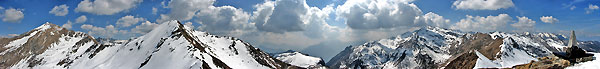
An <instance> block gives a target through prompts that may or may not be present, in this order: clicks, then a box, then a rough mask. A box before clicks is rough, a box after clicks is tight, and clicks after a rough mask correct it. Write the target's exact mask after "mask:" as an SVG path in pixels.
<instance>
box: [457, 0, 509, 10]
mask: <svg viewBox="0 0 600 69" xmlns="http://www.w3.org/2000/svg"><path fill="white" fill-rule="evenodd" d="M513 6H515V4H514V3H513V2H512V0H457V1H454V3H452V7H454V8H455V9H471V10H498V9H503V8H504V9H505V8H510V7H513Z"/></svg>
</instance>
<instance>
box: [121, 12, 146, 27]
mask: <svg viewBox="0 0 600 69" xmlns="http://www.w3.org/2000/svg"><path fill="white" fill-rule="evenodd" d="M141 21H146V19H144V18H141V17H138V18H136V17H134V16H131V15H127V16H123V17H121V18H119V20H117V23H116V24H117V26H119V27H129V26H131V25H135V24H137V23H139V22H141Z"/></svg>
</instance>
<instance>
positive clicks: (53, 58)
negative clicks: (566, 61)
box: [0, 20, 600, 69]
mask: <svg viewBox="0 0 600 69" xmlns="http://www.w3.org/2000/svg"><path fill="white" fill-rule="evenodd" d="M567 42H568V39H567V37H566V36H565V35H560V34H553V33H528V32H525V33H507V32H489V33H482V32H462V31H458V30H451V29H444V28H440V27H432V26H427V27H423V28H421V29H419V30H416V31H412V32H407V33H405V34H402V35H398V36H396V37H391V38H388V39H381V40H376V41H370V42H367V43H364V44H362V45H352V46H348V47H346V48H345V49H344V50H343V51H341V52H340V53H338V54H337V55H335V57H333V58H332V59H331V60H330V61H328V62H327V63H325V62H324V61H323V59H322V58H320V57H315V56H310V55H308V54H305V53H301V52H296V51H291V50H290V51H286V52H281V53H266V52H263V51H262V50H261V49H259V48H255V47H254V46H252V45H251V44H249V43H247V42H244V41H242V40H241V39H238V38H234V37H227V36H217V35H211V34H209V33H207V32H202V31H196V30H193V29H192V28H190V27H186V26H184V25H182V24H181V23H180V22H179V21H176V20H173V21H167V22H164V23H161V24H160V25H159V26H158V27H156V28H155V29H154V30H152V31H150V32H149V33H147V34H145V35H142V36H139V37H136V38H131V39H128V40H114V39H108V38H94V37H93V36H91V35H87V34H85V33H83V32H77V31H71V30H68V29H66V28H62V27H60V26H57V25H54V24H52V23H45V24H43V25H41V26H39V27H37V28H35V29H33V30H31V31H29V32H26V33H24V34H21V35H18V36H16V37H12V38H0V68H1V69H21V68H35V69H48V68H51V69H57V68H58V69H62V68H67V69H98V68H100V69H136V68H137V69H187V68H190V69H214V68H217V69H303V68H309V69H327V68H331V69H347V68H351V69H365V68H366V69H434V68H449V69H455V68H460V69H464V68H512V67H515V66H519V65H522V64H528V63H532V61H542V59H540V58H542V57H548V56H554V55H553V54H552V53H553V52H560V51H564V50H565V47H566V44H567ZM599 43H600V42H598V41H579V42H578V44H579V47H580V48H582V49H584V50H585V51H588V52H590V53H594V52H598V51H600V44H599ZM596 56H597V55H596ZM483 58H485V59H483ZM595 58H598V57H595ZM593 62H596V63H597V62H598V61H597V60H593V61H590V62H584V63H580V64H573V65H571V67H573V66H580V67H585V66H594V63H593ZM595 65H598V64H595ZM563 68H564V67H563Z"/></svg>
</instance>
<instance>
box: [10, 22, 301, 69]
mask: <svg viewBox="0 0 600 69" xmlns="http://www.w3.org/2000/svg"><path fill="white" fill-rule="evenodd" d="M188 29H190V28H189V27H185V26H183V25H182V24H180V23H179V22H178V21H168V22H165V23H162V24H160V25H159V26H158V27H156V28H155V29H154V30H152V31H151V32H149V33H148V34H146V35H143V36H140V37H138V38H135V39H130V40H127V41H118V42H120V43H111V42H110V41H108V42H107V43H106V42H103V43H98V42H96V41H95V39H93V38H91V39H89V40H91V41H92V42H88V43H86V44H83V46H79V47H75V46H71V45H68V43H74V42H73V41H70V42H65V43H67V44H56V45H52V46H50V48H49V49H48V50H45V52H42V54H41V55H44V53H49V54H56V53H59V54H63V53H70V52H73V54H67V56H47V57H46V56H42V57H35V58H36V59H37V60H35V59H34V60H32V61H19V63H17V64H15V65H7V67H10V68H17V69H18V68H73V69H95V68H110V69H134V68H141V69H172V68H174V69H182V68H194V69H197V68H203V69H212V68H225V69H229V68H234V69H240V68H253V69H267V68H276V69H282V68H297V67H296V66H292V65H290V64H286V63H284V62H281V61H279V60H277V59H274V58H272V57H271V56H269V55H268V54H266V53H264V52H262V51H261V50H260V49H258V48H254V47H253V46H251V45H250V44H248V43H245V42H243V41H241V40H240V39H237V38H233V37H222V36H215V35H210V34H208V33H205V32H200V31H193V30H188ZM76 45H77V44H76ZM54 48H57V49H58V50H54ZM70 48H75V49H70ZM63 49H66V50H63ZM55 58H61V60H54V59H55ZM62 58H66V59H62ZM50 59H52V60H50ZM56 62H58V63H56ZM32 63H33V64H32Z"/></svg>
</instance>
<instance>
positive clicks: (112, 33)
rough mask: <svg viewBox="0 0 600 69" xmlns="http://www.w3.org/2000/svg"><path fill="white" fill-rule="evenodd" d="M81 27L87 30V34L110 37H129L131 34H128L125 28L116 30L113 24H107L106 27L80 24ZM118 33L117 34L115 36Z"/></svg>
mask: <svg viewBox="0 0 600 69" xmlns="http://www.w3.org/2000/svg"><path fill="white" fill-rule="evenodd" d="M81 29H84V30H87V31H88V34H90V35H95V36H100V37H106V38H112V37H131V36H132V34H129V32H128V31H127V30H118V29H117V28H115V26H113V25H107V26H106V27H96V26H93V25H89V24H84V25H81ZM117 35H118V36H117Z"/></svg>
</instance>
